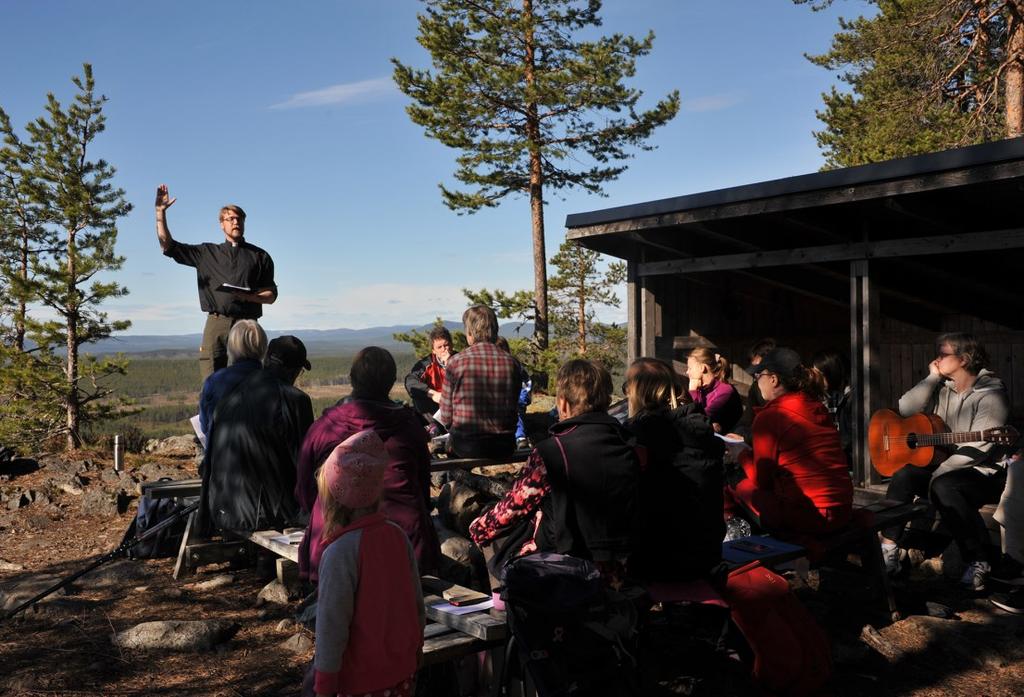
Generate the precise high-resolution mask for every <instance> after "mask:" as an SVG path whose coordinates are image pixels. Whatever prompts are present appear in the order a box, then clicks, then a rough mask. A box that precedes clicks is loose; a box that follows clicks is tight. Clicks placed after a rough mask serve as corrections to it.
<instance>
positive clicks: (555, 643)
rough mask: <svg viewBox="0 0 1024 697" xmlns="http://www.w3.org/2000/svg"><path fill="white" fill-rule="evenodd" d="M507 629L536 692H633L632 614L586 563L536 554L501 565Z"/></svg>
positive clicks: (618, 695)
mask: <svg viewBox="0 0 1024 697" xmlns="http://www.w3.org/2000/svg"><path fill="white" fill-rule="evenodd" d="M504 580H505V587H504V590H503V591H502V594H501V597H502V600H504V601H505V607H506V611H507V618H508V623H509V628H510V630H511V631H512V636H513V638H514V642H515V644H516V646H517V648H518V650H519V657H520V660H521V662H522V665H523V667H524V668H525V669H526V670H528V671H529V674H530V677H531V678H532V679H533V682H534V684H535V686H536V689H537V694H538V695H540V697H553V696H557V697H562V696H563V695H580V696H581V697H582V696H583V695H586V696H588V697H589V696H590V695H609V696H612V695H614V696H615V697H624V696H628V695H631V694H635V693H636V692H637V684H638V678H637V673H636V660H635V658H634V656H635V643H636V634H637V611H636V608H635V607H634V605H633V603H632V601H631V600H629V599H628V598H626V597H625V596H623V595H622V594H620V593H617V592H616V591H614V590H611V589H610V588H607V587H606V586H605V584H604V581H603V580H602V578H601V573H600V572H599V571H598V569H597V568H596V567H595V566H594V564H593V563H591V562H589V561H587V560H585V559H579V558H576V557H570V556H567V555H563V554H554V553H546V552H541V553H537V554H530V555H527V556H524V557H520V558H518V559H515V560H513V561H512V562H510V563H509V564H508V566H507V567H506V568H505V577H504Z"/></svg>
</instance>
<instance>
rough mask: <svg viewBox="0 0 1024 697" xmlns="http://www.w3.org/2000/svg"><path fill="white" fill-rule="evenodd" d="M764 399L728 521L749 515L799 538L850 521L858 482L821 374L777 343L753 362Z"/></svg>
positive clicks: (731, 494)
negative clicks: (827, 401)
mask: <svg viewBox="0 0 1024 697" xmlns="http://www.w3.org/2000/svg"><path fill="white" fill-rule="evenodd" d="M754 375H755V379H756V381H757V386H758V388H759V390H760V393H761V396H762V397H763V398H764V399H765V402H766V403H765V406H764V407H763V408H761V409H760V410H758V412H757V413H756V415H755V416H754V422H753V425H752V428H751V430H752V439H753V448H752V449H745V450H744V451H743V452H742V453H740V455H739V464H740V467H741V469H742V474H743V475H745V478H743V479H740V480H739V481H737V482H735V483H733V484H730V485H727V486H726V491H725V516H726V527H727V529H731V528H734V527H736V525H735V524H731V523H730V519H732V518H735V517H737V516H740V515H746V516H749V517H751V518H752V519H753V522H754V523H756V524H757V525H758V526H759V527H761V528H762V529H764V530H766V531H769V532H772V533H773V534H777V535H779V536H780V537H787V536H788V537H789V538H791V539H795V540H797V541H804V540H806V538H808V537H810V538H814V537H816V536H819V535H824V534H828V533H831V532H833V531H835V530H839V529H840V528H842V527H844V526H846V525H847V524H849V522H850V518H851V516H852V513H853V482H852V481H851V480H850V475H849V473H848V472H847V462H846V455H845V454H844V453H843V449H842V446H841V445H840V442H839V432H838V431H836V429H835V426H833V424H832V419H831V417H830V416H829V413H828V410H827V409H826V408H825V405H824V404H823V403H822V401H821V397H822V390H823V385H822V384H821V378H820V375H819V374H817V373H815V372H814V371H812V370H809V369H808V368H807V367H805V366H804V365H803V362H802V361H801V359H800V355H799V354H798V353H797V352H796V351H794V350H793V349H790V348H786V347H782V346H780V347H777V348H774V349H772V350H771V351H769V352H768V353H767V354H765V356H764V357H763V358H762V359H761V361H760V362H759V363H758V364H757V365H756V367H755V373H754Z"/></svg>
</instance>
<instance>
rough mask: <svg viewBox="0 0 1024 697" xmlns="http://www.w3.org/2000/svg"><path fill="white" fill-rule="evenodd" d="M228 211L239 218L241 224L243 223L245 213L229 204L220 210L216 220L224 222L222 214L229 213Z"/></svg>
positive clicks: (238, 207) (240, 208)
mask: <svg viewBox="0 0 1024 697" xmlns="http://www.w3.org/2000/svg"><path fill="white" fill-rule="evenodd" d="M229 211H230V212H231V213H234V214H235V215H237V216H238V217H239V218H241V219H242V221H243V222H244V221H245V211H243V210H242V207H241V206H236V205H235V204H233V203H229V204H228V205H226V206H224V207H223V208H221V209H220V215H219V218H218V220H221V221H223V220H224V214H225V213H227V212H229Z"/></svg>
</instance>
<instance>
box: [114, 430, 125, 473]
mask: <svg viewBox="0 0 1024 697" xmlns="http://www.w3.org/2000/svg"><path fill="white" fill-rule="evenodd" d="M123 469H124V441H123V440H121V436H114V471H115V472H120V471H121V470H123Z"/></svg>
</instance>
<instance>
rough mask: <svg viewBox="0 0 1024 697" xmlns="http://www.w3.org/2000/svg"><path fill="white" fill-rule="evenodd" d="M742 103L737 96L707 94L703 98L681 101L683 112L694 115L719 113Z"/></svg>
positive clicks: (741, 99) (740, 98)
mask: <svg viewBox="0 0 1024 697" xmlns="http://www.w3.org/2000/svg"><path fill="white" fill-rule="evenodd" d="M742 101H743V97H741V96H740V95H738V94H709V95H706V96H704V97H694V98H693V99H684V100H683V111H688V112H690V113H693V114H696V113H701V112H705V111H721V110H723V109H728V108H730V107H734V106H736V105H737V104H739V103H740V102H742Z"/></svg>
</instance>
